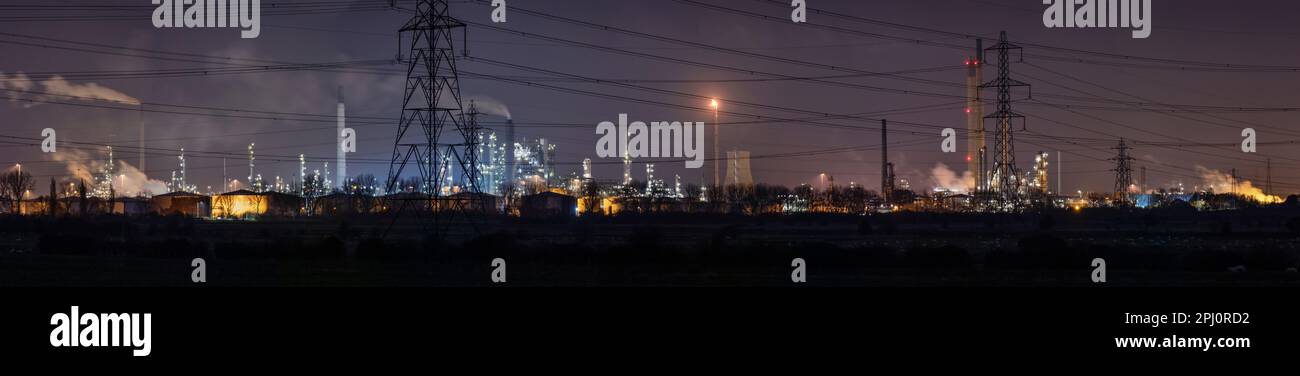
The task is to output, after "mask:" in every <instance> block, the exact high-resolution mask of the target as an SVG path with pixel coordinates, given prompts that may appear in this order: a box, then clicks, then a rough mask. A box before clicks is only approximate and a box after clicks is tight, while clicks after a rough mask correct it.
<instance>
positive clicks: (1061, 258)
mask: <svg viewBox="0 0 1300 376" xmlns="http://www.w3.org/2000/svg"><path fill="white" fill-rule="evenodd" d="M422 223H423V222H421V221H419V220H417V219H416V218H413V217H412V218H403V219H402V220H400V221H398V222H396V223H394V222H393V221H392V220H391V218H387V217H356V218H348V219H338V218H329V219H326V218H307V219H268V220H261V221H254V222H230V221H208V220H197V219H189V218H180V217H135V218H127V217H115V216H104V217H95V218H57V219H56V218H41V217H3V218H0V285H3V286H170V285H190V284H192V282H191V281H190V272H191V269H192V268H191V266H190V261H191V259H192V258H195V257H202V258H204V259H205V261H206V262H207V272H208V282H207V285H213V286H487V285H493V283H491V281H490V279H489V276H490V273H491V272H492V267H491V266H490V264H491V260H492V259H494V258H498V257H499V258H503V259H505V260H506V261H507V265H508V266H507V270H508V280H507V283H506V285H509V286H788V285H791V284H792V283H791V280H790V273H791V271H792V267H791V260H792V259H794V258H796V257H797V258H803V259H804V260H806V262H807V272H808V283H806V284H807V285H813V286H1071V285H1090V284H1092V282H1091V280H1090V273H1091V272H1092V267H1091V265H1090V262H1091V260H1092V259H1093V258H1098V257H1099V258H1103V259H1105V261H1106V264H1107V285H1115V286H1236V285H1249V286H1279V285H1300V274H1297V273H1295V272H1294V270H1295V268H1296V267H1297V265H1300V251H1298V250H1300V209H1297V208H1292V207H1284V206H1279V207H1269V208H1257V209H1248V210H1239V211H1225V212H1196V211H1185V210H1167V211H1142V210H1139V211H1121V210H1106V209H1092V210H1085V211H1083V212H1078V213H1076V212H1070V211H1052V212H1043V213H1034V214H1019V215H989V214H916V213H901V214H890V215H876V216H868V217H861V216H839V215H820V214H808V215H787V216H772V217H745V216H700V215H680V216H679V215H636V216H619V217H601V218H587V217H582V218H557V219H552V220H544V221H543V220H533V221H525V220H520V219H517V218H501V217H494V218H475V219H474V221H473V222H472V223H471V222H466V221H465V220H464V219H462V220H459V221H456V222H454V223H453V224H451V225H450V226H449V227H450V228H452V230H448V231H447V232H445V233H444V234H442V236H433V235H432V231H431V230H430V228H429V227H425V226H423V225H422Z"/></svg>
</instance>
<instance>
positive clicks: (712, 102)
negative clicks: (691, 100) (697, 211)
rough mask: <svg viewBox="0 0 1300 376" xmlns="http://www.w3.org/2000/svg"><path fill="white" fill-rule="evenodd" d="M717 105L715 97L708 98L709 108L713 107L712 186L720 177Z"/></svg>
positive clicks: (716, 184) (716, 183) (718, 183)
mask: <svg viewBox="0 0 1300 376" xmlns="http://www.w3.org/2000/svg"><path fill="white" fill-rule="evenodd" d="M718 107H719V103H718V99H717V98H713V99H709V108H712V109H713V185H714V186H719V185H720V183H721V182H720V181H719V180H720V179H719V178H718V170H719V169H718V160H719V158H718V137H719V136H718V128H719V127H721V126H722V124H718Z"/></svg>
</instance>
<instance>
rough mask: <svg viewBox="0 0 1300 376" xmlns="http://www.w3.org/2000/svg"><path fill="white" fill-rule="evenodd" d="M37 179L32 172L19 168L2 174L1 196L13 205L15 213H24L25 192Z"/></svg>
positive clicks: (0, 181)
mask: <svg viewBox="0 0 1300 376" xmlns="http://www.w3.org/2000/svg"><path fill="white" fill-rule="evenodd" d="M35 182H36V181H35V180H34V179H33V178H32V174H31V173H28V172H24V171H20V170H18V169H14V170H10V171H6V172H5V173H4V174H0V197H4V198H5V199H6V200H9V202H11V203H12V205H13V211H12V212H13V213H17V214H22V213H21V212H20V211H21V210H22V206H23V194H24V193H26V192H27V191H30V190H31V189H32V186H33V184H35Z"/></svg>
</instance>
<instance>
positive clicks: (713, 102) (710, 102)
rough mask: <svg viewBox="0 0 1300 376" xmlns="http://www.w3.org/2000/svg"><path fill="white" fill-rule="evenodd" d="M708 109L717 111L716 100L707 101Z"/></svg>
mask: <svg viewBox="0 0 1300 376" xmlns="http://www.w3.org/2000/svg"><path fill="white" fill-rule="evenodd" d="M709 107H713V108H714V109H717V108H718V100H717V99H710V100H709Z"/></svg>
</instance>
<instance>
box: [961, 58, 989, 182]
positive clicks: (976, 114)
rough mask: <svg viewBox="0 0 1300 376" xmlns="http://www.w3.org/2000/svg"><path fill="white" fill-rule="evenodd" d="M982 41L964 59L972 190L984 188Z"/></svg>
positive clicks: (968, 154) (967, 150)
mask: <svg viewBox="0 0 1300 376" xmlns="http://www.w3.org/2000/svg"><path fill="white" fill-rule="evenodd" d="M983 66H984V40H983V39H976V40H975V54H974V55H971V57H969V58H967V59H966V110H965V111H966V169H967V170H968V171H970V172H971V175H972V176H974V177H975V186H974V187H972V188H973V189H974V190H976V191H979V190H983V189H985V187H984V173H985V172H984V168H983V166H980V165H981V164H982V163H981V161H979V160H977V159H978V158H981V156H978V155H976V153H979V152H980V150H983V149H984V146H985V145H984V104H983V102H982V101H981V99H980V85H982V84H983V83H984V77H983V76H984V75H983Z"/></svg>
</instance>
